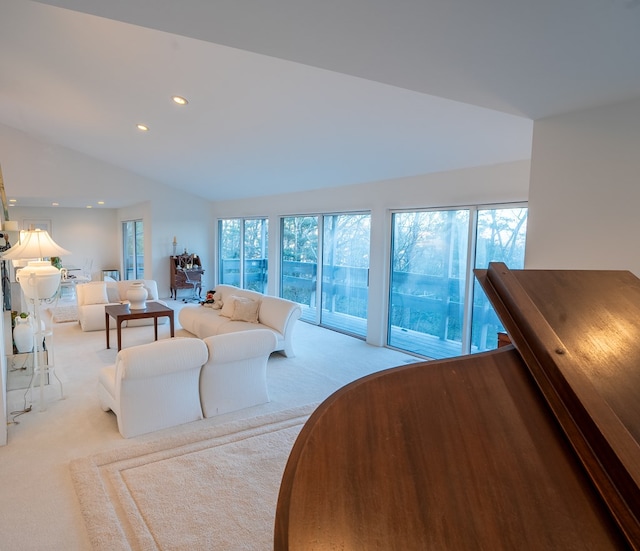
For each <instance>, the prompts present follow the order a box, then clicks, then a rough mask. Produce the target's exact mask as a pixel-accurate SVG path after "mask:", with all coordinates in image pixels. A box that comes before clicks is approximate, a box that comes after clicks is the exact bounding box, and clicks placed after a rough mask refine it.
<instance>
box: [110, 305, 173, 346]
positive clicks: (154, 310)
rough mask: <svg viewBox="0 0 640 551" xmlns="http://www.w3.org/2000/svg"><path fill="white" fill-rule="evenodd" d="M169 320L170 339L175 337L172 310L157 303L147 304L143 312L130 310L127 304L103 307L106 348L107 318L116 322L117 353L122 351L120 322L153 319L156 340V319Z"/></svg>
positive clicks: (155, 338)
mask: <svg viewBox="0 0 640 551" xmlns="http://www.w3.org/2000/svg"><path fill="white" fill-rule="evenodd" d="M163 317H167V318H169V328H170V334H171V336H172V337H174V336H175V331H174V322H173V310H172V309H171V308H169V307H167V306H165V305H164V304H160V303H159V302H147V307H146V308H145V309H144V310H131V309H130V308H129V305H128V304H112V305H109V306H105V307H104V321H105V329H106V333H107V348H109V318H113V319H114V320H115V321H116V333H117V335H118V351H120V350H122V322H123V321H126V320H138V319H148V318H153V332H154V340H156V341H157V340H158V318H163Z"/></svg>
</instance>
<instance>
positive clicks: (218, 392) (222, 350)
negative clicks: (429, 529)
mask: <svg viewBox="0 0 640 551" xmlns="http://www.w3.org/2000/svg"><path fill="white" fill-rule="evenodd" d="M204 342H205V344H206V345H207V348H208V349H209V360H208V361H207V363H206V364H205V365H204V366H203V367H202V371H201V372H200V401H201V404H202V412H203V414H204V416H205V417H213V416H214V415H220V414H221V413H227V412H230V411H236V410H238V409H243V408H247V407H250V406H256V405H258V404H264V403H266V402H268V401H269V393H268V389H267V361H268V359H269V356H270V354H271V352H273V350H274V349H275V347H276V344H277V338H276V336H275V335H274V334H273V331H270V330H268V329H256V330H252V331H240V332H238V333H226V334H223V335H214V336H211V337H206V338H205V339H204Z"/></svg>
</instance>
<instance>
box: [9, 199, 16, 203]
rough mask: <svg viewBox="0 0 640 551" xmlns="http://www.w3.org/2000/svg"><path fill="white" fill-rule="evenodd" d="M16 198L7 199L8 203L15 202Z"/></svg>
mask: <svg viewBox="0 0 640 551" xmlns="http://www.w3.org/2000/svg"><path fill="white" fill-rule="evenodd" d="M16 201H17V199H9V203H15V202H16Z"/></svg>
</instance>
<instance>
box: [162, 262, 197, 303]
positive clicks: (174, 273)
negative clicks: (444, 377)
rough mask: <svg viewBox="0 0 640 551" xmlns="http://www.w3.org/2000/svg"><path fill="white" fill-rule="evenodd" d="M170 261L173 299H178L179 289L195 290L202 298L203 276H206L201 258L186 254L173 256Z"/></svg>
mask: <svg viewBox="0 0 640 551" xmlns="http://www.w3.org/2000/svg"><path fill="white" fill-rule="evenodd" d="M169 260H170V262H169V266H170V269H171V279H170V283H169V285H170V290H171V298H173V299H176V298H177V297H178V289H189V290H193V289H195V293H196V294H197V295H198V296H200V295H201V293H202V274H204V270H203V269H202V264H201V263H200V257H199V256H198V255H196V254H188V253H185V254H179V255H177V256H172V257H170V259H169Z"/></svg>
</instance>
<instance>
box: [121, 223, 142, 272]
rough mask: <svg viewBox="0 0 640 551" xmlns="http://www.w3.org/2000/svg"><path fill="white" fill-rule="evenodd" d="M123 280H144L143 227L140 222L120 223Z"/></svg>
mask: <svg viewBox="0 0 640 551" xmlns="http://www.w3.org/2000/svg"><path fill="white" fill-rule="evenodd" d="M122 255H123V266H124V279H144V226H143V224H142V220H127V221H125V222H123V223H122Z"/></svg>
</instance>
